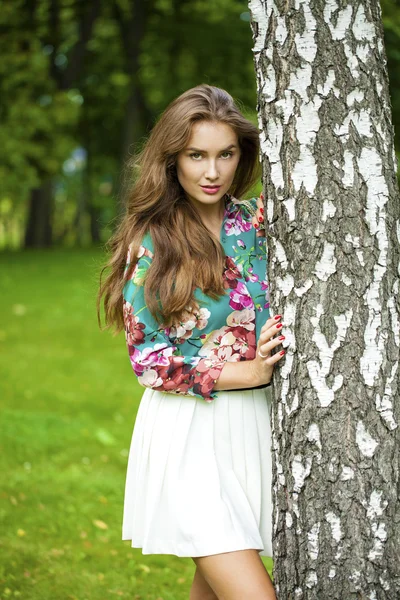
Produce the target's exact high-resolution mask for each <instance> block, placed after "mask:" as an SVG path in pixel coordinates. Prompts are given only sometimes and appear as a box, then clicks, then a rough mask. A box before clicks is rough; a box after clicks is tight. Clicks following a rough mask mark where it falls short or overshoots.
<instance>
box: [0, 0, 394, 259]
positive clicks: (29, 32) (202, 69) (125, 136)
mask: <svg viewBox="0 0 400 600" xmlns="http://www.w3.org/2000/svg"><path fill="white" fill-rule="evenodd" d="M94 6H95V3H93V2H87V3H83V2H75V1H74V0H60V1H59V2H56V3H54V2H51V0H42V1H41V2H25V1H24V0H14V1H13V2H12V3H11V2H2V3H1V11H0V26H2V28H3V31H4V33H3V35H2V36H0V51H1V55H2V61H1V62H0V118H1V121H2V127H1V129H0V178H1V181H2V192H1V195H0V215H4V214H5V212H7V216H6V219H5V221H4V226H3V227H2V226H1V225H2V223H1V221H0V248H1V247H4V246H5V244H6V243H9V244H10V245H11V246H15V245H19V244H20V243H21V240H22V239H23V225H24V220H26V216H27V215H26V206H27V201H28V199H29V195H30V192H31V190H32V189H33V188H34V187H39V186H40V185H41V184H42V183H43V182H44V181H46V180H48V179H49V178H50V179H52V181H53V182H54V190H55V197H54V210H53V212H52V217H51V220H52V225H53V229H54V236H53V237H54V240H55V242H56V243H63V244H67V245H73V244H76V243H77V242H79V243H81V244H86V243H90V242H91V240H92V229H93V227H92V228H91V225H93V223H95V224H97V225H98V228H99V229H100V239H101V240H102V241H105V240H106V239H107V237H108V236H109V234H110V229H111V228H112V227H113V219H114V217H116V216H117V214H118V210H117V201H118V196H119V193H120V189H121V173H122V169H123V163H124V161H125V159H126V158H127V155H128V154H132V153H134V152H135V151H136V150H138V149H140V147H141V145H142V144H143V142H144V141H145V139H146V135H147V134H148V132H149V131H150V129H151V127H152V125H153V124H154V122H155V120H156V118H157V116H158V115H159V114H160V112H161V111H162V110H163V109H164V108H165V107H166V106H167V105H168V103H169V102H170V101H171V100H172V99H173V98H175V97H176V96H178V95H179V94H180V93H181V92H183V91H184V90H186V89H188V88H190V87H192V86H195V85H198V84H199V83H203V82H205V83H210V84H214V85H217V86H220V87H223V88H225V89H226V90H227V91H228V92H229V93H231V94H232V95H233V97H234V98H235V99H236V100H237V101H238V102H239V104H240V105H241V106H242V108H243V109H244V110H248V111H249V112H250V114H251V115H252V116H251V118H252V120H253V117H254V122H257V119H256V118H255V116H256V115H255V107H256V78H255V74H254V66H253V55H252V36H251V28H250V25H249V11H248V6H247V3H244V2H243V1H242V0H214V1H213V2H211V3H210V2H208V1H207V0H146V2H145V3H142V4H140V3H138V4H137V5H135V4H133V3H131V2H130V0H111V1H110V2H107V3H102V4H101V12H100V13H99V14H97V15H95V18H94V20H93V22H92V21H91V17H90V15H91V14H92V13H91V11H92V9H93V7H94ZM135 6H137V7H141V10H142V12H143V17H140V15H139V14H136V13H134V7H135ZM381 6H382V14H383V23H384V30H385V45H386V53H387V57H388V70H389V77H390V93H391V103H392V109H393V122H394V126H395V130H396V131H399V129H400V93H399V92H400V51H399V48H400V3H399V2H398V1H393V0H381ZM139 18H143V25H142V27H141V28H140V29H139V30H136V29H135V23H136V22H137V21H138V19H139ZM84 24H85V27H84V26H83V25H84ZM88 24H90V27H88ZM83 31H85V32H88V34H87V37H82V32H83ZM79 48H83V50H84V51H83V54H82V56H81V57H80V58H79V59H77V58H76V56H77V54H76V53H77V51H79ZM135 102H136V104H135ZM395 143H396V149H397V150H398V151H399V152H400V142H399V135H398V134H397V136H396V139H395ZM76 148H84V149H85V150H86V152H87V156H88V160H87V164H86V165H85V172H84V175H82V173H81V172H80V171H77V172H70V173H68V172H66V171H65V164H66V162H67V161H68V160H69V159H70V158H71V153H72V152H73V151H74V150H75V149H76ZM60 189H61V190H62V193H58V192H59V190H60ZM57 193H58V196H57ZM10 203H11V210H9V207H10Z"/></svg>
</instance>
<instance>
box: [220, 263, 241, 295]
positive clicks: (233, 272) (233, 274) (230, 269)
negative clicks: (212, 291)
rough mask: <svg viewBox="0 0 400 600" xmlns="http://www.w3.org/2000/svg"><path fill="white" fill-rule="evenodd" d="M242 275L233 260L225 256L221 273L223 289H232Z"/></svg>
mask: <svg viewBox="0 0 400 600" xmlns="http://www.w3.org/2000/svg"><path fill="white" fill-rule="evenodd" d="M241 277H242V275H241V273H240V271H239V269H238V267H237V265H236V263H235V261H234V260H233V259H232V258H231V257H230V256H226V257H225V267H224V272H223V274H222V278H223V281H224V287H225V289H227V288H231V289H234V288H235V287H236V286H237V280H238V279H240V278H241Z"/></svg>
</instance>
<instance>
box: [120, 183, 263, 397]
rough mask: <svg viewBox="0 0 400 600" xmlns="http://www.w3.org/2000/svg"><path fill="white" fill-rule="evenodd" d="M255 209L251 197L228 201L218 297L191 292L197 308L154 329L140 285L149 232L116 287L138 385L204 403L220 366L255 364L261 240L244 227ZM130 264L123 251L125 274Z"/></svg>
mask: <svg viewBox="0 0 400 600" xmlns="http://www.w3.org/2000/svg"><path fill="white" fill-rule="evenodd" d="M256 209H257V199H256V198H251V199H250V200H246V201H240V200H237V199H236V198H234V197H233V196H230V195H227V199H226V203H225V211H224V217H223V222H222V226H221V233H220V242H221V245H222V247H223V249H224V251H225V266H224V270H223V274H222V276H223V281H224V287H225V294H224V295H223V296H222V297H220V298H219V299H218V300H212V299H211V298H209V297H208V296H206V295H205V294H204V293H203V292H202V291H201V290H200V289H199V288H196V290H195V301H196V303H197V306H195V307H192V308H191V309H188V311H187V315H186V316H185V318H184V319H183V320H182V322H180V323H176V324H175V325H174V326H173V327H163V326H162V325H159V324H158V323H157V322H156V321H155V319H154V318H153V317H152V315H151V313H150V312H149V310H148V309H147V306H146V304H145V300H144V288H143V283H144V281H143V278H144V276H145V274H146V271H147V269H148V268H149V267H150V265H151V261H152V258H153V256H154V248H153V244H152V240H151V237H150V235H149V234H148V233H147V234H146V235H145V237H144V238H143V240H142V245H141V246H140V248H139V252H138V259H139V260H138V262H137V264H136V266H135V269H134V271H133V273H132V276H131V278H130V279H129V280H127V281H126V283H125V285H124V288H123V311H124V312H123V314H124V323H125V338H126V344H127V348H128V352H129V358H130V361H131V364H132V368H133V370H134V372H135V375H136V376H137V377H138V380H139V383H140V384H142V385H143V386H145V387H149V388H153V389H155V390H159V391H161V392H172V393H175V394H185V395H189V396H196V397H198V398H200V399H203V400H205V401H206V402H211V401H212V400H213V399H214V398H216V397H217V395H218V392H217V391H215V390H214V387H215V383H216V381H217V379H218V377H219V375H220V373H221V370H222V368H223V366H224V364H225V362H226V361H230V362H236V361H241V360H251V359H253V358H255V356H256V348H257V341H258V337H259V334H260V330H261V327H262V326H263V325H264V323H265V322H266V321H267V319H268V318H269V296H268V283H267V281H266V276H265V273H266V261H267V250H266V240H265V238H264V237H257V236H256V231H257V230H256V229H255V228H254V227H253V225H252V222H251V220H252V216H253V214H254V213H255V211H256ZM129 263H130V249H129V251H128V256H127V261H126V267H125V269H126V270H127V268H128V266H129Z"/></svg>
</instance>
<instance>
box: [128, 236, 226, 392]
mask: <svg viewBox="0 0 400 600" xmlns="http://www.w3.org/2000/svg"><path fill="white" fill-rule="evenodd" d="M147 245H148V244H147ZM138 257H139V260H138V262H137V264H136V265H135V268H134V271H133V273H132V275H131V277H130V279H129V280H127V281H126V283H125V285H124V289H123V316H124V323H125V337H126V343H127V347H128V352H129V357H130V361H131V364H132V368H133V370H134V372H135V375H136V376H137V377H138V381H139V383H140V384H141V385H143V386H145V387H149V388H153V389H155V390H158V391H161V392H170V393H175V394H187V395H191V396H196V397H198V398H201V399H203V400H205V401H206V402H211V401H212V400H213V398H214V397H215V396H216V393H217V392H216V391H213V389H214V386H215V384H216V382H217V379H218V377H219V375H220V373H221V371H222V368H223V366H224V364H225V362H226V361H225V360H221V359H220V358H219V357H215V356H212V357H204V356H199V355H198V354H194V355H190V356H187V355H184V354H182V353H181V350H180V349H179V348H178V347H177V346H176V345H174V344H173V343H172V342H171V340H170V339H169V337H168V335H167V333H168V332H169V330H168V329H167V328H164V327H163V326H162V325H160V324H158V323H157V322H156V320H155V319H154V317H153V316H152V314H151V313H150V311H149V310H148V308H147V306H146V303H145V298H144V286H143V284H144V276H145V274H146V271H147V269H148V268H149V267H150V265H151V261H152V258H153V253H152V251H151V250H150V249H149V248H148V247H146V246H143V245H142V246H140V248H139V252H138ZM129 264H130V250H129V252H128V257H127V263H126V269H127V268H128V266H129ZM193 351H197V349H196V348H193Z"/></svg>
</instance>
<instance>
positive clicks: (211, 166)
mask: <svg viewBox="0 0 400 600" xmlns="http://www.w3.org/2000/svg"><path fill="white" fill-rule="evenodd" d="M206 176H207V177H211V178H212V179H216V178H217V177H218V170H217V165H216V164H215V161H213V160H210V161H209V162H208V163H207V168H206Z"/></svg>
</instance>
